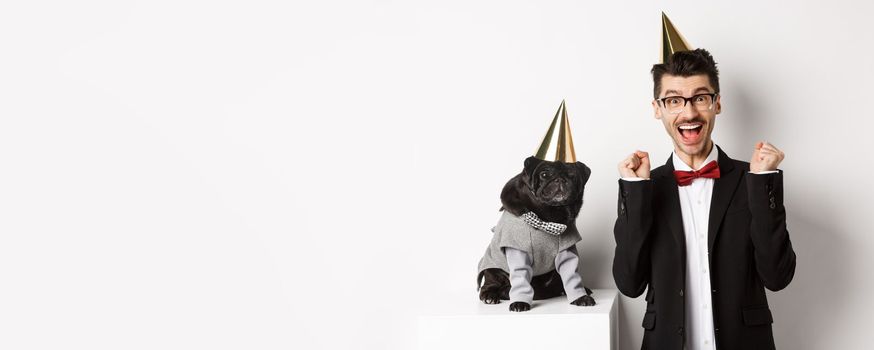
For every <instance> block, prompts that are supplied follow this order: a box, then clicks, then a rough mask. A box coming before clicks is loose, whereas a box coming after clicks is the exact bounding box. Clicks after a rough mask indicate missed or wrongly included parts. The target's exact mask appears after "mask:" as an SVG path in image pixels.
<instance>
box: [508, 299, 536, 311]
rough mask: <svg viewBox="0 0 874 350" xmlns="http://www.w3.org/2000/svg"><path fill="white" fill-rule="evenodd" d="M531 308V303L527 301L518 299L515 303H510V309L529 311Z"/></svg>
mask: <svg viewBox="0 0 874 350" xmlns="http://www.w3.org/2000/svg"><path fill="white" fill-rule="evenodd" d="M528 310H531V305H529V304H528V303H526V302H522V301H517V302H515V303H512V304H510V311H516V312H519V311H528Z"/></svg>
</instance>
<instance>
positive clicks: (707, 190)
mask: <svg viewBox="0 0 874 350" xmlns="http://www.w3.org/2000/svg"><path fill="white" fill-rule="evenodd" d="M718 155H719V153H718V152H717V150H716V147H713V149H712V150H710V154H709V155H708V156H707V159H705V160H704V162H703V163H701V167H703V166H704V165H706V164H707V163H710V162H711V161H717V160H718V159H717V158H718ZM672 159H673V163H674V170H681V171H692V170H693V169H692V167H690V166H689V165H688V164H686V163H684V162H683V160H681V159H680V157H679V156H677V154H676V153H674V155H673V156H672ZM701 167H699V168H698V169H694V170H699V169H700V168H701ZM713 183H714V179H708V178H701V177H699V178H696V179H694V180H692V183H691V184H689V185H688V186H678V187H677V189H678V192H679V195H680V211H681V212H682V215H683V232H684V233H685V235H686V293H685V295H686V326H685V328H686V332H685V335H686V349H696V350H699V349H700V350H715V349H716V345H715V344H714V332H713V308H712V305H713V304H712V300H711V297H712V294H711V288H710V262H709V259H708V258H707V257H708V254H709V251H708V247H707V234H708V232H707V227H708V224H709V222H710V200H711V199H712V198H713Z"/></svg>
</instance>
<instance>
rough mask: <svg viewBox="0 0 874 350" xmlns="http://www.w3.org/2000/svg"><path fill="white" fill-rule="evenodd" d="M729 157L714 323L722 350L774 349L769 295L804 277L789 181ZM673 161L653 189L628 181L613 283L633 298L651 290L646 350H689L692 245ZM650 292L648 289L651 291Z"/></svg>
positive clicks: (716, 257) (711, 242) (718, 203)
mask: <svg viewBox="0 0 874 350" xmlns="http://www.w3.org/2000/svg"><path fill="white" fill-rule="evenodd" d="M718 151H719V168H720V172H721V177H720V178H719V179H716V180H715V182H714V186H713V197H712V199H711V206H710V223H709V226H708V230H707V231H708V232H707V234H708V248H709V249H708V251H709V260H710V271H711V274H710V285H711V287H712V297H713V305H712V307H713V324H714V328H715V334H716V339H715V341H716V346H717V348H718V349H744V350H750V349H774V337H773V335H772V333H771V323H772V322H773V319H772V317H771V310H770V309H769V308H768V300H767V299H766V297H765V288H768V289H770V290H773V291H777V290H780V289H783V288H785V287H786V286H787V285H789V282H790V281H792V277H793V276H794V275H795V252H794V251H793V250H792V243H791V242H790V241H789V232H788V231H787V230H786V210H785V209H784V207H783V173H782V172H779V173H773V174H768V175H756V174H749V173H748V172H749V163H747V162H741V161H737V160H733V159H731V158H729V157H728V155H726V154H725V153H724V152H722V149H718ZM673 170H674V166H673V162H672V161H671V159H670V158H668V162H667V164H665V165H664V166H660V167H658V168H656V169H653V171H652V172H651V180H649V181H638V182H631V181H623V180H619V208H618V214H619V217H618V218H617V219H616V226H615V227H614V235H615V237H616V255H615V256H614V258H613V278H614V279H615V280H616V286H617V287H618V288H619V290H620V291H621V292H622V294H625V295H627V296H629V297H632V298H634V297H637V296H639V295H641V294H642V293H643V291H644V290H647V294H646V302H647V305H646V314H645V315H644V317H643V328H644V336H643V345H642V346H641V348H642V349H659V350H662V349H677V350H680V349H683V343H684V341H685V336H684V332H685V330H684V328H683V327H684V323H685V307H686V305H685V297H684V288H685V286H686V281H685V278H686V272H685V271H686V241H685V235H684V233H683V221H682V213H681V211H680V200H679V192H678V190H677V182H676V180H675V179H674V176H673ZM647 287H648V288H647Z"/></svg>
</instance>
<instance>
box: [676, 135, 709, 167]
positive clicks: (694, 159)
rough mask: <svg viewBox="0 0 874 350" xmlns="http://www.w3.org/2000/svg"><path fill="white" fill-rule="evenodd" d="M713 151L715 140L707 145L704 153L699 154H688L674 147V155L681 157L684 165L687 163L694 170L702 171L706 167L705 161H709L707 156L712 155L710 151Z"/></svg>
mask: <svg viewBox="0 0 874 350" xmlns="http://www.w3.org/2000/svg"><path fill="white" fill-rule="evenodd" d="M712 150H713V140H710V141H709V142H708V143H707V148H705V149H704V151H703V152H701V153H699V154H687V153H684V152H683V151H681V150H680V148H679V147H677V146H674V154H676V155H677V156H678V157H680V160H682V161H683V163H686V165H688V166H689V167H691V168H692V169H700V168H701V167H702V166H704V161H705V160H707V156H709V155H710V151H712Z"/></svg>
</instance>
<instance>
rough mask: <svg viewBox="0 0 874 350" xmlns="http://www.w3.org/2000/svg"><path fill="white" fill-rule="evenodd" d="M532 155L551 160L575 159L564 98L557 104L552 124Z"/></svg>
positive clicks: (572, 160)
mask: <svg viewBox="0 0 874 350" xmlns="http://www.w3.org/2000/svg"><path fill="white" fill-rule="evenodd" d="M534 157H535V158H538V159H542V160H548V161H552V162H564V163H573V162H576V161H577V155H576V154H575V153H574V139H573V137H571V124H570V122H569V121H568V117H567V108H566V107H565V105H564V100H561V105H559V106H558V111H557V112H555V117H554V118H552V124H550V125H549V130H547V131H546V136H544V137H543V142H541V143H540V147H539V148H537V152H535V153H534Z"/></svg>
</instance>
